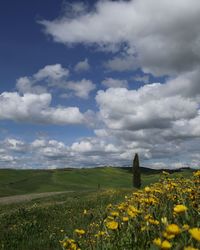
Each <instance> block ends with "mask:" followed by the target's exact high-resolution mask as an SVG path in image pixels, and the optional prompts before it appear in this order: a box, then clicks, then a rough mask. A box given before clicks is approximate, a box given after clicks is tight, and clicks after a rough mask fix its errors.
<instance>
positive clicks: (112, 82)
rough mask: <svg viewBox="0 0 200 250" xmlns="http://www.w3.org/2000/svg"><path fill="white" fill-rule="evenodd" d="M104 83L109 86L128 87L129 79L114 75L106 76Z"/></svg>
mask: <svg viewBox="0 0 200 250" xmlns="http://www.w3.org/2000/svg"><path fill="white" fill-rule="evenodd" d="M102 84H103V85H104V86H106V87H107V88H121V87H122V88H126V87H128V81H127V80H121V79H114V78H112V77H109V78H106V79H104V80H103V81H102Z"/></svg>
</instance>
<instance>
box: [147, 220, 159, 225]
mask: <svg viewBox="0 0 200 250" xmlns="http://www.w3.org/2000/svg"><path fill="white" fill-rule="evenodd" d="M148 221H149V223H150V224H152V225H159V221H158V220H154V219H149V220H148Z"/></svg>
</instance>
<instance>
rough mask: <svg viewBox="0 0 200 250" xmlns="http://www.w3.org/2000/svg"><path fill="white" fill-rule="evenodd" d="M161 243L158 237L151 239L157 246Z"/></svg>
mask: <svg viewBox="0 0 200 250" xmlns="http://www.w3.org/2000/svg"><path fill="white" fill-rule="evenodd" d="M161 243H162V241H161V239H160V238H156V239H154V240H153V244H155V245H156V246H158V247H160V246H161Z"/></svg>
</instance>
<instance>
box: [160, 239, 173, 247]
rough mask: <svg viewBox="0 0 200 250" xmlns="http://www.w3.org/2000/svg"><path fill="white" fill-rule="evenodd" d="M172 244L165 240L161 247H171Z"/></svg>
mask: <svg viewBox="0 0 200 250" xmlns="http://www.w3.org/2000/svg"><path fill="white" fill-rule="evenodd" d="M171 247H172V244H171V243H170V242H169V241H168V240H164V241H163V242H162V244H161V249H170V248H171Z"/></svg>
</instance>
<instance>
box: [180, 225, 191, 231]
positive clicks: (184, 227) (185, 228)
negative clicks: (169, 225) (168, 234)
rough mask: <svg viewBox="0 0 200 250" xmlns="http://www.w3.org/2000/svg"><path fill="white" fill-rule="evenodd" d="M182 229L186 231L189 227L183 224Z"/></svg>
mask: <svg viewBox="0 0 200 250" xmlns="http://www.w3.org/2000/svg"><path fill="white" fill-rule="evenodd" d="M182 228H183V230H188V229H189V228H190V226H189V225H188V224H184V225H183V227H182Z"/></svg>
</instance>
